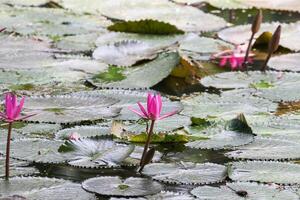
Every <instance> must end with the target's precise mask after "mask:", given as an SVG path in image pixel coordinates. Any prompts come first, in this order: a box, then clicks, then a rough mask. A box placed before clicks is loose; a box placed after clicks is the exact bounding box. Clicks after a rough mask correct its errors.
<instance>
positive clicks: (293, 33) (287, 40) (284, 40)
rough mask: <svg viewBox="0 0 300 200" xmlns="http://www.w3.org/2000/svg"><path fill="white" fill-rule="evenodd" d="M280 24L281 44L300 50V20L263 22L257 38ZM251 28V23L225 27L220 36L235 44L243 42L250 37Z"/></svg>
mask: <svg viewBox="0 0 300 200" xmlns="http://www.w3.org/2000/svg"><path fill="white" fill-rule="evenodd" d="M278 25H281V26H282V32H281V39H280V43H279V45H280V46H282V47H285V48H288V49H291V50H293V51H299V50H300V46H299V44H300V41H299V37H297V35H299V26H300V23H299V22H295V23H290V24H279V23H272V24H268V23H264V24H261V27H260V30H259V31H258V33H257V34H256V37H255V38H254V40H255V39H256V38H258V37H259V36H260V35H261V34H262V33H264V32H273V31H275V29H276V28H277V26H278ZM249 30H251V25H250V24H248V25H240V26H235V27H230V28H227V29H224V30H222V31H220V32H219V33H218V35H219V37H220V38H221V39H223V40H225V41H228V42H231V43H234V44H242V43H245V42H247V41H248V39H249Z"/></svg>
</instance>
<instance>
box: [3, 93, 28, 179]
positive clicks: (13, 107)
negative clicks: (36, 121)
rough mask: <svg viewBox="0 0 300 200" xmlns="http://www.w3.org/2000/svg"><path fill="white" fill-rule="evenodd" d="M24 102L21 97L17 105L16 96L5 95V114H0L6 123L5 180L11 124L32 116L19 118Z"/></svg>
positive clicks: (11, 94) (7, 173)
mask: <svg viewBox="0 0 300 200" xmlns="http://www.w3.org/2000/svg"><path fill="white" fill-rule="evenodd" d="M24 102H25V97H22V98H21V100H20V103H19V104H18V99H17V96H16V95H15V94H13V93H7V94H6V95H5V112H0V118H1V119H2V120H4V121H6V122H7V123H8V133H7V143H6V160H5V178H6V179H7V180H8V178H9V152H10V139H11V130H12V124H13V123H14V122H15V121H18V120H22V119H26V118H29V117H31V116H33V115H34V114H31V115H24V116H21V111H22V108H23V105H24Z"/></svg>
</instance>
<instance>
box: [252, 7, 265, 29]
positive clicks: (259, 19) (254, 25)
mask: <svg viewBox="0 0 300 200" xmlns="http://www.w3.org/2000/svg"><path fill="white" fill-rule="evenodd" d="M262 18H263V14H262V11H261V10H259V11H258V13H257V14H256V16H255V18H254V20H253V22H252V27H251V31H252V33H257V32H258V31H259V28H260V24H261V22H262Z"/></svg>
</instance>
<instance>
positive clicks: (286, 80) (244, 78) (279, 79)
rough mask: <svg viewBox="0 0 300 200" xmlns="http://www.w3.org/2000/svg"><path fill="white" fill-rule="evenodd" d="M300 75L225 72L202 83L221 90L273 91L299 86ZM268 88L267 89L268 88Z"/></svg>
mask: <svg viewBox="0 0 300 200" xmlns="http://www.w3.org/2000/svg"><path fill="white" fill-rule="evenodd" d="M299 78H300V75H299V74H297V73H287V72H285V73H282V72H276V71H267V72H266V73H263V72H260V71H249V72H248V73H245V72H224V73H220V74H216V75H212V76H207V77H205V78H203V79H201V81H200V83H201V84H203V85H204V86H206V87H216V88H221V89H227V88H228V89H229V88H249V87H250V88H251V87H255V88H257V89H272V88H278V87H287V86H290V85H292V84H299V82H300V79H299ZM266 86H267V87H266Z"/></svg>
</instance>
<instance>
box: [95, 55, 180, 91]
mask: <svg viewBox="0 0 300 200" xmlns="http://www.w3.org/2000/svg"><path fill="white" fill-rule="evenodd" d="M178 62H179V57H178V54H177V53H168V54H161V55H160V56H159V57H158V58H157V59H155V60H153V61H152V62H147V63H145V64H142V65H139V66H135V67H130V68H126V69H123V71H122V74H123V75H120V73H119V72H118V71H117V72H116V73H115V74H117V75H118V76H117V77H119V78H117V80H116V79H115V78H113V79H111V78H110V79H109V80H110V82H107V79H106V80H105V79H103V73H101V74H102V76H100V78H98V75H94V76H93V79H92V83H93V84H95V85H96V86H99V87H111V88H148V87H151V86H153V85H155V84H157V83H158V82H160V81H161V80H162V79H164V78H165V77H167V76H168V75H169V74H170V73H171V71H172V69H173V68H174V67H175V66H176V65H177V64H178ZM145 76H147V79H145V78H144V77H145ZM109 77H110V76H109ZM120 77H122V78H120ZM124 77H126V78H125V79H124Z"/></svg>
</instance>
